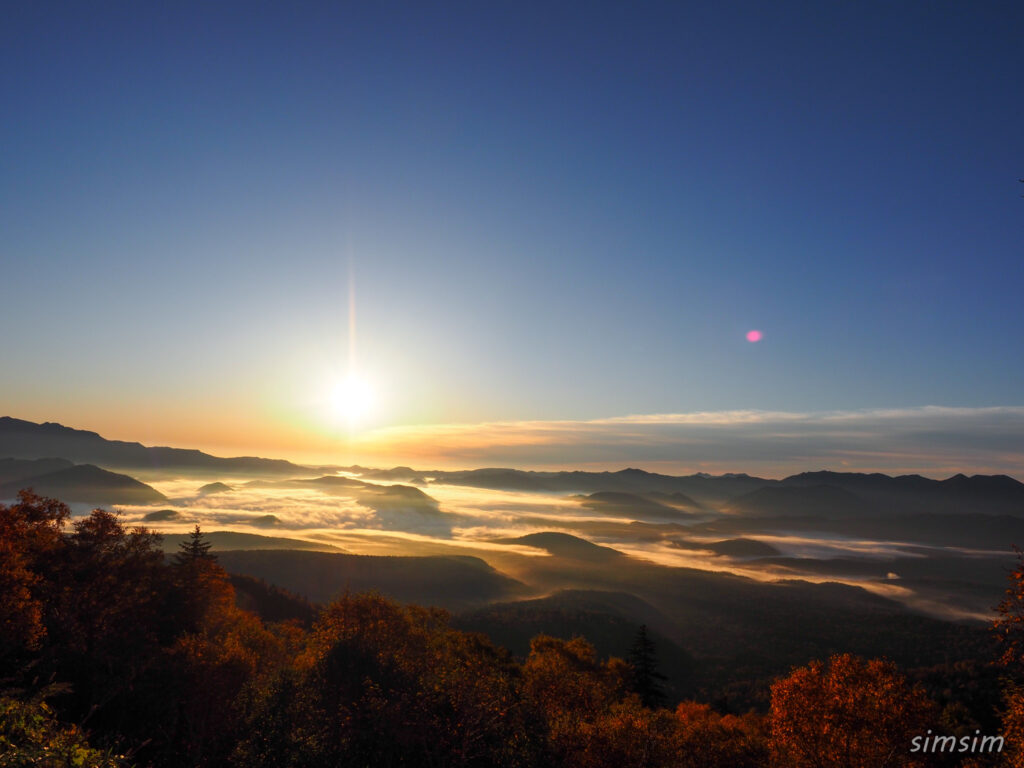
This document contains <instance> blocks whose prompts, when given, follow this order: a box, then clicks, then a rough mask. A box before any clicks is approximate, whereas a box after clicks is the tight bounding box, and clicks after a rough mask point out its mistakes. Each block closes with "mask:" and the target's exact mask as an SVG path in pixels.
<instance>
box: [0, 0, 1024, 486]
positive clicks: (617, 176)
mask: <svg viewBox="0 0 1024 768" xmlns="http://www.w3.org/2000/svg"><path fill="white" fill-rule="evenodd" d="M438 6H441V7H438ZM1022 39H1024V10H1022V6H1021V5H1020V4H1017V3H944V2H906V3H889V2H857V3H821V2H816V3H811V2H807V3H785V2H783V3H764V2H757V3H754V2H750V3H730V2H714V3H701V4H696V3H692V4H687V3H678V2H672V3H618V4H608V3H596V2H586V3H583V2H580V3H535V4H529V3H522V2H516V3H497V2H494V3H492V2H487V3H461V4H454V3H444V4H427V3H409V4H398V3H391V2H363V3H341V2H334V3H287V4H285V3H256V2H246V3H238V4H231V3H202V4H200V3H197V4H191V5H190V4H187V3H128V2H126V3H118V4H110V3H67V4H51V3H46V2H31V3H18V4H14V3H8V4H6V5H5V7H4V10H3V15H2V22H0V96H2V104H3V112H4V119H2V120H0V142H2V147H3V151H2V159H0V265H2V271H0V275H2V285H3V288H4V290H3V300H2V302H0V328H2V329H3V330H2V334H0V353H2V356H3V360H4V363H5V364H4V366H3V372H2V373H0V411H3V412H4V413H6V414H8V415H12V416H18V417H21V418H28V419H32V420H37V421H40V420H55V421H60V422H62V423H65V424H69V425H72V426H77V427H83V428H90V429H96V430H98V431H101V432H103V433H104V434H105V435H107V436H110V437H118V438H122V439H137V440H142V441H143V442H147V443H161V444H173V445H187V446H198V447H206V448H209V449H212V450H220V451H229V452H236V453H237V452H242V449H243V448H244V447H247V446H251V447H252V448H253V450H257V449H258V450H259V451H260V452H262V453H274V454H275V455H296V456H298V455H302V454H314V453H315V454H316V455H317V456H321V457H325V458H331V457H334V458H337V459H338V460H342V461H343V460H345V458H346V457H350V456H354V455H356V454H358V451H357V450H356V449H355V448H354V447H353V444H352V443H351V442H350V439H349V438H350V436H349V435H348V434H346V430H344V429H341V428H339V427H338V425H337V424H336V423H334V422H333V421H332V419H331V417H330V414H329V413H328V410H329V409H328V408H326V406H325V405H324V403H323V402H322V400H323V398H324V393H325V391H327V390H328V389H329V388H330V387H331V385H332V382H334V381H335V380H336V379H337V378H338V377H339V376H341V375H343V374H344V372H345V370H346V368H347V366H348V365H349V363H350V360H354V365H355V367H356V368H357V369H358V371H359V374H360V375H361V376H364V377H365V378H366V379H368V380H369V381H370V382H372V386H373V388H374V390H375V392H376V400H377V403H376V408H375V411H374V414H373V418H372V420H371V421H370V422H368V423H366V424H364V425H363V426H364V428H370V427H379V428H382V429H386V430H390V431H389V432H386V433H381V434H391V432H393V431H394V430H397V429H409V428H411V427H415V428H417V429H418V428H419V427H420V425H428V424H474V423H480V422H486V423H489V424H493V423H497V422H501V423H506V422H507V423H523V422H528V423H531V424H543V423H546V422H552V421H557V422H567V421H568V422H573V421H580V422H588V421H593V420H606V419H612V418H616V417H624V416H630V415H637V414H690V413H694V412H729V413H733V412H748V411H769V412H784V413H788V414H807V413H823V412H827V413H832V412H864V413H874V412H876V411H877V410H878V409H914V408H919V407H922V406H941V407H944V408H959V409H964V408H966V409H984V408H992V407H1009V406H1020V405H1022V404H1024V397H1022V395H1021V393H1022V392H1024V355H1022V354H1021V350H1022V348H1024V344H1022V337H1024V300H1022V296H1024V200H1022V199H1020V196H1019V195H1020V194H1021V193H1022V192H1024V185H1022V184H1019V183H1018V182H1017V178H1018V177H1021V176H1024V143H1022V142H1024V98H1022V96H1024V93H1022V89H1021V73H1022V72H1024V45H1022V44H1021V40H1022ZM353 297H354V301H355V307H354V312H353V311H352V310H353V307H352V301H353ZM353 316H354V317H355V320H356V326H355V332H354V333H351V332H350V331H351V328H350V320H351V318H352V317H353ZM752 329H758V330H761V331H762V332H763V338H762V339H761V340H760V341H759V342H757V343H751V342H749V341H747V339H746V334H747V332H748V331H750V330H752ZM353 339H354V340H355V349H354V350H353V349H352V348H351V347H352V340H353ZM911 412H912V413H917V412H916V411H911ZM942 413H946V412H945V411H943V412H942ZM958 413H959V411H958ZM978 413H985V414H990V413H991V411H980V410H979V411H978ZM1014 413H1016V412H1014ZM985 418H988V416H986V417H985ZM1015 423H1016V422H1015ZM415 433H416V432H415V430H413V432H412V433H410V434H415ZM972 434H973V433H972ZM1016 436H1019V437H1020V438H1021V445H1024V434H1017V435H1016ZM1010 437H1011V438H1013V437H1014V435H1011V436H1010ZM364 438H365V435H362V436H361V439H364ZM1000 439H1002V440H1004V441H1005V440H1006V439H1007V438H1006V436H1005V435H1003V436H1002V437H1001V438H1000ZM424 440H427V441H428V442H429V437H425V438H424ZM414 453H415V454H416V456H417V457H420V458H422V459H423V461H426V462H428V463H429V458H430V456H429V452H428V453H427V455H426V456H425V457H424V452H423V451H415V452H414ZM1013 455H1014V456H1015V457H1016V456H1018V455H1019V453H1015V454H1013ZM487 458H490V456H489V455H488V456H484V455H481V456H477V455H474V456H473V457H471V458H466V457H464V456H463V460H465V461H468V462H470V463H474V462H477V461H486V460H487ZM606 458H607V461H609V462H611V463H620V464H625V463H636V462H630V461H629V458H630V456H629V449H628V446H627V447H626V448H623V451H622V453H621V456H620V454H615V455H614V456H611V457H606ZM584 459H586V460H591V459H588V458H587V457H580V460H581V461H582V460H584ZM670 459H671V457H670V456H669V458H668V459H665V460H670ZM833 459H834V457H825V458H823V459H822V461H823V462H824V463H831V464H835V461H833ZM575 460H576V459H575V458H574V456H573V455H572V454H571V452H568V453H566V454H565V463H572V462H573V461H575ZM601 460H605V459H601ZM653 460H654V459H652V461H653ZM660 460H662V459H659V461H660ZM1015 460H1016V459H1015V458H1013V461H1015ZM538 462H539V460H538ZM421 463H422V462H421ZM519 463H521V464H530V463H531V462H530V461H529V459H528V458H524V459H522V460H521V461H520V462H519ZM965 463H971V462H969V461H967V462H965ZM943 466H946V464H943ZM993 466H994V465H993ZM738 468H742V467H738Z"/></svg>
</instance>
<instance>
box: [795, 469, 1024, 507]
mask: <svg viewBox="0 0 1024 768" xmlns="http://www.w3.org/2000/svg"><path fill="white" fill-rule="evenodd" d="M782 484H783V485H784V486H802V487H806V486H816V485H829V486H832V487H835V488H842V489H844V490H847V491H850V492H851V493H855V494H856V495H857V496H859V497H860V498H862V499H864V500H865V501H867V502H869V503H870V504H871V505H872V506H873V507H874V508H875V509H876V511H879V512H887V513H900V514H918V513H932V512H943V513H982V514H990V515H1005V514H1008V515H1022V516H1024V483H1020V482H1018V481H1017V480H1014V479H1013V478H1012V477H1007V476H1006V475H974V476H972V477H967V476H965V475H954V476H953V477H950V478H947V479H946V480H931V479H929V478H927V477H921V476H920V475H900V476H898V477H890V476H889V475H883V474H881V473H877V472H876V473H873V474H864V473H857V472H803V473H801V474H799V475H793V476H791V477H787V478H786V479H785V480H783V481H782Z"/></svg>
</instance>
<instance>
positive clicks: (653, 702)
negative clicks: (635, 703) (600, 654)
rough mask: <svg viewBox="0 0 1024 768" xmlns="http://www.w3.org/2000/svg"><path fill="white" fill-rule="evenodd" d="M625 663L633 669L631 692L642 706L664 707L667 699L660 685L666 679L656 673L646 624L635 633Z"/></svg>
mask: <svg viewBox="0 0 1024 768" xmlns="http://www.w3.org/2000/svg"><path fill="white" fill-rule="evenodd" d="M627 661H628V662H629V664H630V666H631V667H632V668H633V691H634V693H636V694H637V695H639V696H640V700H641V701H642V702H643V704H644V706H645V707H650V708H651V709H654V708H656V707H661V706H664V705H665V702H666V700H667V697H666V696H665V689H664V687H663V686H662V683H664V682H665V681H666V680H668V678H667V677H665V676H664V675H663V674H661V672H660V671H658V657H657V653H656V649H655V647H654V641H653V640H651V637H650V635H649V634H648V633H647V625H646V624H642V625H641V626H640V629H639V630H638V631H637V633H636V639H634V640H633V645H632V647H630V649H629V656H628V658H627Z"/></svg>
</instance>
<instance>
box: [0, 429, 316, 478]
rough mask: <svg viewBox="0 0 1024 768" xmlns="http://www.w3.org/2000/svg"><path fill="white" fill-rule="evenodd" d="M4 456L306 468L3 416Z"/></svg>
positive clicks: (126, 464) (164, 465)
mask: <svg viewBox="0 0 1024 768" xmlns="http://www.w3.org/2000/svg"><path fill="white" fill-rule="evenodd" d="M0 456H13V457H16V458H21V459H39V458H46V457H50V456H60V457H63V458H66V459H70V460H71V461H73V462H76V463H88V464H99V465H102V466H105V467H117V468H125V469H147V470H181V469H189V470H192V471H195V472H207V471H209V472H222V473H225V474H228V473H231V474H271V473H272V474H285V473H287V474H297V473H299V472H302V471H304V468H303V467H299V466H297V465H295V464H292V463H291V462H289V461H280V460H277V459H260V458H255V457H250V456H241V457H236V458H229V459H225V458H219V457H217V456H211V455H209V454H207V453H203V452H202V451H196V450H186V449H182V448H147V447H146V446H143V445H141V444H140V443H128V442H123V441H121V440H107V439H105V438H103V437H100V436H99V435H98V434H96V433H95V432H88V431H85V430H81V429H71V428H70V427H65V426H63V425H61V424H54V423H52V422H46V423H45V424H36V423H35V422H31V421H24V420H22V419H13V418H11V417H9V416H2V417H0Z"/></svg>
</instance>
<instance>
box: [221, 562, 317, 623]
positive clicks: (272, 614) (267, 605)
mask: <svg viewBox="0 0 1024 768" xmlns="http://www.w3.org/2000/svg"><path fill="white" fill-rule="evenodd" d="M230 579H231V586H233V587H234V588H235V603H236V604H237V605H238V607H239V608H243V609H245V610H247V611H252V612H253V613H255V614H256V615H258V616H259V617H260V618H261V619H263V620H264V621H298V622H299V623H300V624H302V625H303V626H305V627H309V626H310V625H311V624H312V623H313V621H314V619H316V616H317V614H318V613H319V611H318V609H317V607H316V606H314V605H313V604H312V603H310V602H309V601H308V600H306V599H305V598H302V597H300V596H299V595H294V594H292V593H291V592H288V591H287V590H284V589H281V588H280V587H275V586H274V585H273V584H268V583H267V582H265V581H263V579H257V578H255V577H253V576H243V575H241V574H238V573H233V574H231V576H230Z"/></svg>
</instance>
